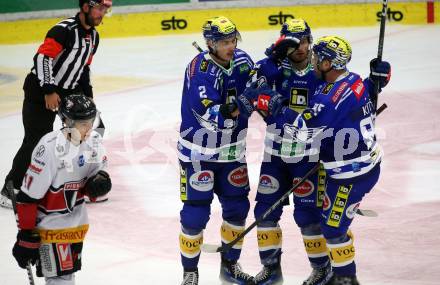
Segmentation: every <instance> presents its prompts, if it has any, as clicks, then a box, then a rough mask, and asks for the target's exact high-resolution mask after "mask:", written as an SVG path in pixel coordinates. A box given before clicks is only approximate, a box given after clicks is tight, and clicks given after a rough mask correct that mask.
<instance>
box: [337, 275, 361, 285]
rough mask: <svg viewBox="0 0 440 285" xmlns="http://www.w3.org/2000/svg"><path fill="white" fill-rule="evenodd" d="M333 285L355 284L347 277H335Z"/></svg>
mask: <svg viewBox="0 0 440 285" xmlns="http://www.w3.org/2000/svg"><path fill="white" fill-rule="evenodd" d="M334 284H335V285H352V284H357V283H354V282H353V279H352V278H351V277H348V276H337V277H336V278H335V281H334Z"/></svg>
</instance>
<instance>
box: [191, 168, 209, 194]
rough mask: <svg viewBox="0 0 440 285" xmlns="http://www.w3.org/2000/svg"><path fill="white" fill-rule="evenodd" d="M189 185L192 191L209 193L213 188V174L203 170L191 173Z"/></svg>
mask: <svg viewBox="0 0 440 285" xmlns="http://www.w3.org/2000/svg"><path fill="white" fill-rule="evenodd" d="M189 183H190V185H191V187H192V188H193V189H194V190H197V191H202V192H207V191H211V190H212V188H213V187H214V172H212V171H208V170H204V171H198V172H196V173H193V175H191V177H190V178H189Z"/></svg>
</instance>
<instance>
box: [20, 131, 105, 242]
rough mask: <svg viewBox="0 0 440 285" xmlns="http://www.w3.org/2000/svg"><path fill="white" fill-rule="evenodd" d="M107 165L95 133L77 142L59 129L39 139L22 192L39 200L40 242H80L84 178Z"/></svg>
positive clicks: (83, 227) (85, 224)
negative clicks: (77, 143)
mask: <svg viewBox="0 0 440 285" xmlns="http://www.w3.org/2000/svg"><path fill="white" fill-rule="evenodd" d="M106 166H107V157H106V154H105V150H104V148H103V146H102V137H101V135H100V134H98V133H97V132H92V133H91V135H90V136H89V137H88V138H87V139H86V140H85V141H84V142H82V143H81V144H80V145H74V144H73V143H71V142H70V141H69V140H67V139H66V137H65V135H64V133H63V131H62V130H57V131H53V132H51V133H48V134H46V135H45V136H44V137H43V138H41V140H40V142H39V143H38V145H37V146H36V147H35V149H34V151H33V153H32V158H31V163H30V165H29V168H28V170H27V172H26V174H25V176H24V179H23V184H22V186H21V191H22V192H24V193H25V194H27V195H28V196H29V197H31V198H33V199H36V200H38V201H39V202H38V206H37V209H38V213H37V214H38V215H37V221H36V227H37V229H38V230H39V232H40V236H41V238H42V242H48V243H56V242H58V243H59V242H81V241H82V240H83V239H84V236H85V234H86V232H87V229H88V223H89V221H88V217H87V211H86V207H85V201H84V193H83V191H81V190H82V188H83V186H84V184H85V182H86V181H87V179H88V178H89V177H91V176H93V175H95V174H96V173H97V172H98V171H99V170H104V169H105V168H106Z"/></svg>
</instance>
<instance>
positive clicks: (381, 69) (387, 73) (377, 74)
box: [369, 58, 391, 89]
mask: <svg viewBox="0 0 440 285" xmlns="http://www.w3.org/2000/svg"><path fill="white" fill-rule="evenodd" d="M369 78H370V80H371V81H373V82H375V83H376V82H377V83H378V84H379V88H380V89H382V88H384V87H385V86H387V84H388V82H389V81H390V79H391V65H390V64H389V62H387V61H380V60H379V59H377V58H375V59H372V60H371V61H370V76H369Z"/></svg>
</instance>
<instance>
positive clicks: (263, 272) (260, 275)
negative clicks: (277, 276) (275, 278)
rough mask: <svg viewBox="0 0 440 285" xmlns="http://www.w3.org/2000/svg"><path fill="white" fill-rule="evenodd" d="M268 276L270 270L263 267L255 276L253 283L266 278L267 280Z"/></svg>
mask: <svg viewBox="0 0 440 285" xmlns="http://www.w3.org/2000/svg"><path fill="white" fill-rule="evenodd" d="M269 275H270V270H269V268H267V267H266V266H264V267H263V269H262V270H261V271H260V272H258V274H257V276H255V281H256V282H259V281H263V280H265V279H266V278H268V277H269Z"/></svg>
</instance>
